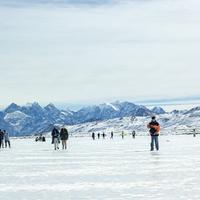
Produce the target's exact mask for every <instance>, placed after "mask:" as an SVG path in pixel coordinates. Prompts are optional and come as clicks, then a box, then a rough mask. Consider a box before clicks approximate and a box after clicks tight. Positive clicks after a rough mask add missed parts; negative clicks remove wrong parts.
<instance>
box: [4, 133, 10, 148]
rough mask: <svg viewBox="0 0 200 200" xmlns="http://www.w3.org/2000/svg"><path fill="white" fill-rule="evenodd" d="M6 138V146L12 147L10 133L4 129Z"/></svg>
mask: <svg viewBox="0 0 200 200" xmlns="http://www.w3.org/2000/svg"><path fill="white" fill-rule="evenodd" d="M3 132H4V140H5V148H7V146H9V148H10V147H11V146H10V137H9V133H8V132H7V131H6V130H4V131H3Z"/></svg>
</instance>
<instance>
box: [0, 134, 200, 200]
mask: <svg viewBox="0 0 200 200" xmlns="http://www.w3.org/2000/svg"><path fill="white" fill-rule="evenodd" d="M149 139H150V138H149V137H148V136H138V137H136V139H132V138H131V137H128V136H127V137H125V139H124V140H122V139H121V138H120V137H118V138H114V140H110V139H108V138H107V139H105V140H103V139H101V140H96V141H92V140H91V138H87V137H85V138H70V141H69V150H68V151H63V150H59V151H54V150H53V146H52V145H51V144H50V140H48V141H47V142H46V143H39V142H38V143H36V142H34V140H33V139H13V140H12V149H0V166H1V170H0V199H2V200H14V199H16V200H17V199H18V200H39V199H41V200H60V199H67V200H68V199H69V200H71V199H73V200H126V199H127V200H133V199H135V200H149V199H154V200H158V199H160V200H180V199H181V200H189V199H192V200H195V199H196V200H199V199H200V188H199V185H200V137H199V136H197V137H196V138H193V137H192V136H191V135H190V136H161V137H160V146H161V150H160V152H153V153H151V152H149Z"/></svg>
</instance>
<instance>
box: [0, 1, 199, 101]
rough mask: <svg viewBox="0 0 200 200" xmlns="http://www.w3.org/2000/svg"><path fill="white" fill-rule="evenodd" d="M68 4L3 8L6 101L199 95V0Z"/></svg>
mask: <svg viewBox="0 0 200 200" xmlns="http://www.w3.org/2000/svg"><path fill="white" fill-rule="evenodd" d="M1 2H2V1H1ZM1 2H0V5H1ZM67 5H68V4H66V5H65V7H59V6H58V5H55V6H53V5H51V6H46V5H43V4H41V5H40V4H38V5H37V6H35V5H34V6H32V5H29V6H19V7H13V6H8V7H5V6H1V7H0V24H1V26H0V44H1V46H0V70H1V72H2V73H1V79H0V83H1V84H0V91H1V93H2V94H3V96H2V97H1V101H2V102H3V103H8V102H10V101H15V102H19V103H21V102H23V103H24V102H27V101H35V100H36V101H42V102H49V101H50V102H53V101H59V102H61V101H69V102H70V101H80V102H81V101H87V100H90V101H92V100H97V99H102V100H103V99H108V98H110V99H111V98H129V99H145V98H151V99H152V98H170V97H179V96H189V95H197V94H199V80H198V75H199V72H200V70H199V66H198V65H199V54H198V49H199V45H200V28H199V22H198V19H199V17H200V14H199V11H198V9H197V8H198V7H199V6H200V2H199V1H197V0H192V1H186V0H184V1H181V0H174V1H172V0H166V1H130V2H129V3H127V4H116V5H109V6H108V5H106V4H105V5H101V6H96V7H90V6H81V5H78V6H75V7H74V6H73V7H72V6H71V5H70V6H67Z"/></svg>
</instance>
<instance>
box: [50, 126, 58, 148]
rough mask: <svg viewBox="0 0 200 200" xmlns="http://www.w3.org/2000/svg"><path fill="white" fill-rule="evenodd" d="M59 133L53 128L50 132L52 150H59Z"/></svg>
mask: <svg viewBox="0 0 200 200" xmlns="http://www.w3.org/2000/svg"><path fill="white" fill-rule="evenodd" d="M59 135H60V134H59V131H58V129H56V128H55V127H54V128H53V130H52V132H51V136H52V144H54V149H55V150H57V149H59V146H58V145H59Z"/></svg>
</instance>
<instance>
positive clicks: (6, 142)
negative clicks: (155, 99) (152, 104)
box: [0, 116, 160, 151]
mask: <svg viewBox="0 0 200 200" xmlns="http://www.w3.org/2000/svg"><path fill="white" fill-rule="evenodd" d="M147 128H148V129H149V133H150V135H151V143H150V150H151V151H154V147H155V148H156V150H157V151H158V150H159V141H158V136H159V132H160V125H159V123H158V122H157V121H156V117H155V116H153V117H152V118H151V122H150V123H149V124H148V125H147ZM101 135H102V137H103V139H105V137H106V134H105V133H104V132H103V133H102V134H100V133H98V134H97V137H98V139H100V137H101ZM51 136H52V144H54V149H55V150H57V149H59V143H60V140H61V142H62V149H67V140H68V138H69V133H68V130H67V129H66V128H65V127H63V128H61V130H60V131H59V130H58V129H57V128H56V127H54V128H53V130H52V132H51ZM124 136H125V134H124V131H122V133H121V137H122V139H124ZM135 136H136V132H135V131H133V132H132V137H133V138H135ZM113 137H114V133H113V131H111V133H110V139H113ZM40 138H41V141H45V137H42V136H41V137H40ZM95 138H96V135H95V133H94V132H93V133H92V139H93V140H95ZM37 141H39V138H37ZM4 147H5V148H7V147H9V148H10V147H11V145H10V138H9V134H8V132H7V131H5V130H1V129H0V148H4Z"/></svg>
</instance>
